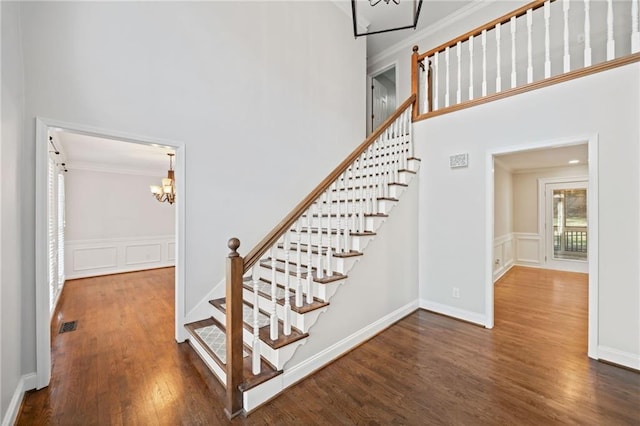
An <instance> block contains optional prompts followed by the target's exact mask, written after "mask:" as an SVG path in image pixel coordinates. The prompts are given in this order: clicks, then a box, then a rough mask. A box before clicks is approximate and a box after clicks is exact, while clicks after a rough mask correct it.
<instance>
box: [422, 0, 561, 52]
mask: <svg viewBox="0 0 640 426" xmlns="http://www.w3.org/2000/svg"><path fill="white" fill-rule="evenodd" d="M549 1H550V2H551V3H553V2H554V1H555V0H549ZM544 3H545V0H535V1H532V2H531V3H527V4H525V5H524V6H522V7H520V8H518V9H516V10H514V11H513V12H509V13H507V14H506V15H503V16H501V17H499V18H496V19H494V20H493V21H491V22H488V23H486V24H484V25H481V26H479V27H478V28H476V29H474V30H471V31H469V32H467V33H465V34H462V35H461V36H460V37H456V38H454V39H453V40H450V41H447V42H446V43H443V44H441V45H440V46H438V47H435V48H433V49H431V50H429V51H428V52H425V53H421V54H419V55H418V61H421V60H423V59H424V58H428V57H429V56H432V55H433V54H434V53H436V52H441V51H443V50H445V49H446V48H447V47H453V46H455V45H456V44H457V43H458V42H459V41H466V40H468V39H469V37H476V36H479V35H480V34H482V31H484V30H490V29H492V28H494V27H495V26H496V25H497V24H504V23H506V22H509V20H510V19H511V18H513V17H516V18H519V17H520V16H522V15H524V14H526V13H527V11H528V10H529V9H531V10H536V9H538V8H540V7H542V6H544Z"/></svg>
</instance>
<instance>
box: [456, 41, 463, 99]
mask: <svg viewBox="0 0 640 426" xmlns="http://www.w3.org/2000/svg"><path fill="white" fill-rule="evenodd" d="M461 51H462V42H461V41H459V42H458V44H457V46H456V56H457V57H458V85H457V91H456V103H460V102H462V56H461V53H462V52H461Z"/></svg>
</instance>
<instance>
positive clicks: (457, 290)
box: [453, 287, 460, 299]
mask: <svg viewBox="0 0 640 426" xmlns="http://www.w3.org/2000/svg"><path fill="white" fill-rule="evenodd" d="M453 297H455V298H456V299H459V298H460V289H459V288H458V287H454V288H453Z"/></svg>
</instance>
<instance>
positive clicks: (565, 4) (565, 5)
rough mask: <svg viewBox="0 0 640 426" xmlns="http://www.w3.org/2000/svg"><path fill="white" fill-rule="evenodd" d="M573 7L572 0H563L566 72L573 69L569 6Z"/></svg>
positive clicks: (564, 68)
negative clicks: (570, 53)
mask: <svg viewBox="0 0 640 426" xmlns="http://www.w3.org/2000/svg"><path fill="white" fill-rule="evenodd" d="M570 7H571V2H570V0H562V11H563V15H564V57H563V60H562V62H563V70H564V72H569V71H571V56H570V55H569V8H570Z"/></svg>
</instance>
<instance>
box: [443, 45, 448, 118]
mask: <svg viewBox="0 0 640 426" xmlns="http://www.w3.org/2000/svg"><path fill="white" fill-rule="evenodd" d="M444 66H445V68H446V69H445V73H444V107H445V108H446V107H448V106H449V47H448V46H447V48H446V49H444Z"/></svg>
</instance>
